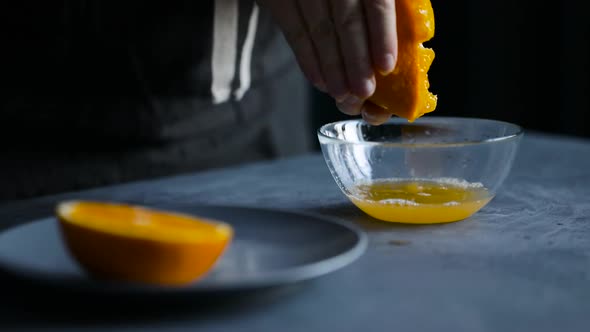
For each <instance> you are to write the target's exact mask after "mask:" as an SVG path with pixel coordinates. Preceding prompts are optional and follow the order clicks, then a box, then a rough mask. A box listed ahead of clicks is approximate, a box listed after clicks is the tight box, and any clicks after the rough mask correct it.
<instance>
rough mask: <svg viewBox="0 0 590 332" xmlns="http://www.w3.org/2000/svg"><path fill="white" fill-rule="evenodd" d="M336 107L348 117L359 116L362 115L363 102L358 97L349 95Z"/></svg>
mask: <svg viewBox="0 0 590 332" xmlns="http://www.w3.org/2000/svg"><path fill="white" fill-rule="evenodd" d="M336 106H337V107H338V109H339V110H340V112H342V113H344V114H346V115H359V114H360V113H361V107H362V106H363V102H362V100H361V99H360V98H358V97H357V96H355V95H349V96H348V97H346V98H345V99H344V100H343V101H342V102H340V103H336Z"/></svg>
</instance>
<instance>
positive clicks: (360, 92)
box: [331, 0, 375, 99]
mask: <svg viewBox="0 0 590 332" xmlns="http://www.w3.org/2000/svg"><path fill="white" fill-rule="evenodd" d="M331 4H332V17H333V20H334V26H335V27H336V32H337V34H338V39H339V41H340V43H339V44H340V53H341V54H342V57H343V60H344V68H346V76H347V79H348V86H349V87H350V90H351V91H350V92H351V94H354V95H355V96H358V97H359V98H361V99H366V98H369V97H370V96H371V95H372V94H373V92H375V77H374V75H373V68H372V63H371V52H370V51H369V41H368V35H367V29H366V24H367V23H366V20H365V14H364V9H363V4H362V2H361V1H359V0H331Z"/></svg>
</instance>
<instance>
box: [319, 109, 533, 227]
mask: <svg viewBox="0 0 590 332" xmlns="http://www.w3.org/2000/svg"><path fill="white" fill-rule="evenodd" d="M522 135H523V132H522V129H521V128H520V127H519V126H517V125H515V124H511V123H507V122H502V121H496V120H487V119H476V118H453V117H436V116H428V117H421V118H419V119H417V120H416V121H414V122H408V121H407V120H406V119H403V118H392V119H391V120H389V121H388V122H386V123H385V124H382V125H380V126H372V125H369V124H367V123H366V122H364V121H362V120H348V121H340V122H335V123H330V124H326V125H324V126H322V127H321V128H320V129H319V130H318V138H319V141H320V145H321V148H322V153H323V155H324V158H325V160H326V163H327V165H328V168H329V169H330V172H331V173H332V176H333V177H334V179H335V181H336V183H337V184H338V186H339V187H340V189H341V190H342V192H343V193H344V194H345V195H346V196H347V197H348V198H349V199H350V200H351V202H352V203H353V204H355V205H356V206H357V207H358V208H360V209H361V210H363V211H364V212H365V213H367V214H368V215H370V216H372V217H374V218H377V219H380V220H383V221H389V222H400V223H412V224H431V223H443V222H453V221H459V220H463V219H466V218H468V217H470V216H471V215H473V214H474V213H476V212H477V211H479V210H480V209H481V208H483V207H484V206H485V205H486V204H488V203H489V202H490V201H491V200H492V199H493V197H494V195H495V194H496V192H497V190H498V188H499V187H500V186H501V184H502V182H503V181H504V180H505V179H506V176H507V175H508V173H509V172H510V169H511V167H512V164H513V161H514V159H515V156H516V153H517V150H518V146H519V143H520V140H521V137H522Z"/></svg>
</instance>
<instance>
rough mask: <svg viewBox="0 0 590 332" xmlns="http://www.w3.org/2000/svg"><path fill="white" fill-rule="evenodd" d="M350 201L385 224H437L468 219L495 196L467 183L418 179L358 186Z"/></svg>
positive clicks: (377, 182) (383, 181) (478, 186)
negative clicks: (385, 222) (389, 222)
mask: <svg viewBox="0 0 590 332" xmlns="http://www.w3.org/2000/svg"><path fill="white" fill-rule="evenodd" d="M349 198H350V200H351V201H352V202H353V203H354V204H355V205H356V206H357V207H358V208H360V209H361V210H363V211H364V212H365V213H367V214H368V215H370V216H372V217H374V218H377V219H380V220H383V221H391V222H400V223H410V224H433V223H444V222H453V221H459V220H463V219H465V218H468V217H469V216H471V215H473V214H474V213H475V212H477V211H479V210H480V209H481V208H482V207H484V206H485V205H486V204H487V203H488V202H489V201H490V200H491V199H492V195H491V194H490V193H489V192H488V190H487V189H486V188H484V187H483V186H481V185H479V184H473V183H468V182H466V181H459V180H455V179H440V180H436V181H435V180H421V179H415V180H379V181H374V182H371V183H368V184H361V185H357V186H356V187H355V189H354V190H353V194H352V195H349Z"/></svg>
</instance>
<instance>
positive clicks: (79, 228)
mask: <svg viewBox="0 0 590 332" xmlns="http://www.w3.org/2000/svg"><path fill="white" fill-rule="evenodd" d="M57 215H58V219H59V221H60V225H61V230H62V234H63V236H64V240H65V242H66V245H67V247H68V249H69V251H70V253H71V254H72V256H74V258H75V259H76V260H77V261H78V262H79V263H80V265H81V266H82V267H83V268H84V269H85V270H86V271H87V272H89V273H90V274H91V275H93V276H95V277H98V278H104V279H113V280H122V281H130V282H140V283H147V284H157V285H183V284H188V283H191V282H193V281H195V280H197V279H198V278H200V277H202V276H204V275H205V274H206V273H207V272H208V271H209V270H210V269H211V268H212V267H213V265H214V264H215V262H216V261H217V259H218V258H219V257H220V256H221V255H222V253H223V251H224V250H225V248H226V246H227V245H228V244H229V242H230V241H231V238H232V236H233V231H232V229H231V227H230V226H228V225H225V224H223V223H220V222H214V221H209V220H204V219H198V218H196V217H191V216H188V215H182V214H175V213H168V212H163V211H156V210H150V209H146V208H142V207H135V206H129V205H118V204H108V203H99V202H68V203H62V204H60V205H59V207H58V209H57Z"/></svg>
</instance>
